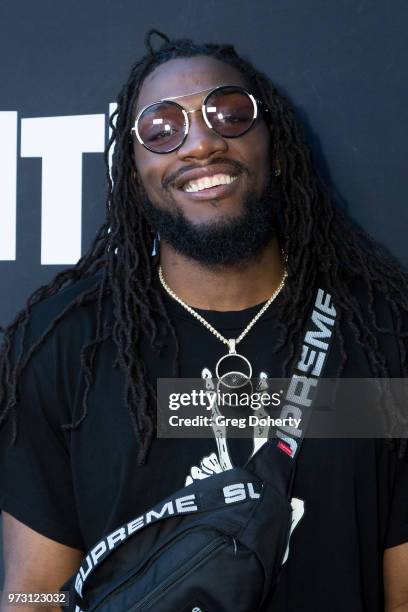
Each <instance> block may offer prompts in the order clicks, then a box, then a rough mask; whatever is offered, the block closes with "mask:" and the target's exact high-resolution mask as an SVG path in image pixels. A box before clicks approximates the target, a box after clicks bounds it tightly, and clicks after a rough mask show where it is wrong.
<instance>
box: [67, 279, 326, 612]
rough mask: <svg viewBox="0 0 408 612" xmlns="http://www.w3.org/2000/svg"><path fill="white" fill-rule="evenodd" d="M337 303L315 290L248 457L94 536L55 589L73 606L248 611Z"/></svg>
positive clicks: (272, 549) (277, 550) (287, 494)
mask: <svg viewBox="0 0 408 612" xmlns="http://www.w3.org/2000/svg"><path fill="white" fill-rule="evenodd" d="M335 318H336V310H335V308H334V306H333V304H332V302H331V296H330V294H328V293H326V292H324V291H323V290H322V289H318V291H317V295H316V299H315V303H314V307H313V310H312V313H311V315H310V319H309V321H308V328H307V331H306V333H305V336H304V343H303V347H302V354H301V357H300V359H299V361H298V363H297V366H296V369H295V372H294V374H293V376H292V378H291V379H290V382H289V386H288V389H287V391H286V395H285V401H284V402H283V404H282V410H281V415H280V417H281V418H282V419H283V418H287V417H289V416H293V417H294V418H301V427H299V428H290V427H285V428H283V427H282V428H278V429H277V430H276V431H275V435H274V437H270V438H269V439H265V443H264V444H262V446H261V447H260V448H259V450H257V452H256V453H255V454H253V455H252V457H251V458H250V459H249V460H248V461H247V463H246V464H245V466H244V467H243V468H239V467H237V468H233V469H230V470H227V471H225V472H222V473H220V474H215V475H212V476H210V477H208V478H205V479H204V480H198V481H195V482H193V483H192V484H190V485H188V486H187V487H185V488H183V489H180V490H179V491H177V492H176V493H174V494H173V495H170V496H169V497H167V498H166V499H164V500H163V501H161V502H160V503H159V504H157V505H155V506H154V507H153V508H151V509H150V510H148V511H147V512H145V513H144V514H142V515H141V516H138V517H136V518H134V519H133V520H130V521H129V522H127V523H126V524H124V525H122V526H121V527H118V528H117V529H115V530H114V531H112V532H111V533H109V534H108V535H107V536H105V537H104V538H102V539H101V540H100V541H99V542H97V543H96V545H95V546H93V548H92V549H91V550H90V551H89V552H88V554H87V555H86V556H85V558H84V560H83V562H82V564H81V566H80V568H79V570H78V572H77V573H76V575H74V576H73V577H72V578H71V579H70V580H69V581H67V582H66V583H65V584H64V585H63V586H62V587H61V591H69V593H70V598H69V599H70V603H69V607H68V610H71V611H75V612H83V611H88V610H89V611H91V610H92V611H94V610H98V611H100V612H125V611H126V612H147V611H154V612H176V611H177V612H232V611H233V612H255V611H256V610H262V609H265V606H266V605H267V600H268V599H269V598H270V596H271V594H272V593H273V591H274V588H275V586H276V583H277V580H278V578H279V574H280V570H281V568H282V563H283V560H284V557H285V553H286V552H287V547H288V542H289V536H290V531H291V519H292V508H291V503H290V499H291V491H292V485H293V480H294V474H295V465H296V459H297V456H298V454H299V449H300V446H301V441H302V439H303V437H304V432H305V428H306V426H307V422H308V420H309V418H310V416H311V412H312V408H313V401H314V398H315V396H316V390H317V386H318V379H319V377H320V376H321V375H322V373H323V367H324V365H325V363H326V361H327V355H328V351H329V348H330V345H331V340H332V335H333V326H334V322H335Z"/></svg>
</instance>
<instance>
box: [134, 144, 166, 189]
mask: <svg viewBox="0 0 408 612" xmlns="http://www.w3.org/2000/svg"><path fill="white" fill-rule="evenodd" d="M152 156H154V153H150V152H149V151H147V150H146V149H143V148H142V147H140V148H139V147H135V149H134V164H135V169H136V172H137V174H138V176H139V178H140V181H141V183H142V186H143V188H144V190H145V191H146V194H147V195H148V197H149V198H151V197H152V196H154V194H155V193H157V192H158V190H159V189H161V177H162V176H164V171H163V168H162V164H161V163H160V159H155V158H156V157H157V158H160V156H158V155H157V156H154V157H152Z"/></svg>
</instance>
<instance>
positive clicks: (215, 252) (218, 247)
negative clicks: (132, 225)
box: [143, 177, 280, 268]
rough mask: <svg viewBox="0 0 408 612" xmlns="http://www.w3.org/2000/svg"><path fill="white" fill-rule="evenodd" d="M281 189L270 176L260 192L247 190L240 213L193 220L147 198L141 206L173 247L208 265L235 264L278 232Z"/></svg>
mask: <svg viewBox="0 0 408 612" xmlns="http://www.w3.org/2000/svg"><path fill="white" fill-rule="evenodd" d="M279 208H280V192H279V190H278V189H277V187H276V183H275V181H274V180H273V179H272V177H270V178H269V182H268V184H267V186H266V187H265V189H264V190H263V192H262V194H261V195H259V194H258V195H257V194H255V193H253V192H247V194H246V196H245V197H244V203H243V207H242V212H241V213H240V215H239V216H237V217H234V218H232V219H231V217H229V216H227V215H225V217H221V218H218V219H217V220H216V221H213V222H212V221H210V222H206V223H197V224H194V223H192V222H190V221H189V220H188V219H187V218H186V216H185V215H184V213H183V212H182V211H180V210H175V211H170V210H165V209H163V208H160V207H159V206H157V205H155V204H153V203H152V202H151V201H150V200H149V199H148V198H145V200H144V202H143V210H144V213H145V216H146V219H147V221H148V223H149V224H150V225H151V226H152V227H153V228H154V230H155V231H156V232H158V233H159V235H160V239H161V240H165V241H166V242H167V243H168V244H170V245H171V246H172V247H173V249H174V250H175V251H177V252H178V253H180V254H181V255H184V256H185V257H187V258H189V259H193V260H194V261H196V262H198V263H199V264H201V265H203V266H206V267H208V268H213V267H218V266H236V265H238V264H242V263H244V262H248V261H251V260H253V259H255V258H256V257H257V255H259V254H260V253H261V252H262V251H263V250H264V248H265V247H266V245H267V244H268V243H269V242H270V240H271V239H272V238H273V237H275V236H276V235H277V213H278V211H279Z"/></svg>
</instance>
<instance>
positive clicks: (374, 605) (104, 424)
mask: <svg viewBox="0 0 408 612" xmlns="http://www.w3.org/2000/svg"><path fill="white" fill-rule="evenodd" d="M91 282H92V281H91V280H85V281H81V282H80V283H77V284H76V285H75V286H73V287H69V288H66V289H64V290H63V291H62V292H60V294H58V295H56V296H53V297H51V298H48V299H47V300H46V301H45V302H43V303H41V304H39V305H38V306H36V307H35V309H34V312H33V315H32V318H31V323H30V327H29V336H28V346H30V344H31V343H32V342H33V341H34V340H35V339H36V338H38V336H39V335H40V334H41V333H42V332H43V331H44V329H46V328H47V326H48V325H49V323H50V321H51V320H52V319H53V317H54V316H55V315H56V314H58V313H60V312H61V311H62V309H63V308H64V307H65V306H66V305H67V304H68V303H69V302H70V301H71V300H72V299H73V298H74V297H75V296H77V295H78V294H79V293H80V292H82V291H83V290H84V289H85V288H86V287H88V286H90V283H91ZM163 297H164V300H165V302H166V305H167V309H168V312H169V316H170V318H171V320H172V323H173V325H174V327H175V330H176V333H177V337H178V339H179V346H180V355H179V360H180V375H181V376H183V377H186V378H187V377H193V378H200V377H202V376H203V375H206V374H207V375H208V371H209V372H210V373H211V374H214V366H215V363H216V361H217V360H218V359H219V358H220V357H221V356H222V355H223V354H225V346H224V345H223V344H222V343H221V342H220V341H219V340H218V339H217V338H215V337H214V336H213V335H212V334H211V333H210V332H209V331H208V330H207V329H205V328H204V327H203V325H202V324H201V323H200V322H198V321H197V320H196V319H194V318H193V317H192V316H191V315H190V314H189V313H187V312H186V311H185V310H184V309H183V308H182V307H181V306H180V305H179V304H177V303H176V302H175V301H174V300H172V299H171V298H169V297H168V296H167V295H165V294H164V296H163ZM360 299H362V301H364V296H362V298H361V296H360ZM279 304H280V298H279V297H278V298H277V300H276V301H275V302H274V303H273V304H272V305H271V306H270V308H269V309H268V310H267V312H266V313H265V314H264V315H263V316H262V317H261V318H260V319H259V321H258V322H257V323H256V325H255V326H254V327H253V329H252V330H251V331H250V333H248V335H247V336H246V337H245V339H244V340H243V341H242V344H241V345H240V346H241V349H242V352H243V353H244V354H245V355H246V356H247V357H248V358H249V359H250V361H251V363H252V365H253V370H254V374H253V375H254V377H258V376H259V375H260V374H261V373H262V372H263V373H264V375H266V376H267V377H270V378H273V377H280V376H281V363H282V359H283V358H284V356H285V349H283V350H282V351H281V352H276V353H274V351H273V350H272V348H273V346H274V342H275V339H276V335H277V326H276V318H277V313H278V312H279ZM258 309H259V306H255V307H253V308H249V309H246V310H244V311H239V312H209V311H200V312H202V314H203V316H204V317H205V318H206V319H207V320H208V321H209V322H210V323H212V325H213V326H214V327H215V328H216V329H218V330H219V331H220V332H221V333H222V334H223V335H225V336H227V337H236V336H238V335H239V333H240V332H241V331H242V330H243V329H244V328H245V326H246V325H247V324H248V322H249V321H250V320H251V318H252V317H253V316H254V315H255V314H256V312H257V311H258ZM106 312H111V305H110V304H109V300H107V306H106ZM376 313H377V317H378V321H379V323H382V324H383V325H384V326H387V325H388V326H390V325H392V324H393V322H392V319H391V313H390V311H389V310H388V309H387V308H386V307H385V301H384V300H383V301H381V300H378V304H377V306H376ZM95 325H96V316H95V304H94V303H93V304H88V305H82V306H78V307H76V308H75V309H74V310H73V311H71V312H70V313H69V314H68V315H67V316H66V317H65V318H64V319H63V320H62V321H61V322H60V323H59V324H58V325H57V327H56V328H55V330H54V331H53V333H52V334H51V335H50V336H49V338H48V339H47V340H46V342H45V343H44V344H43V345H42V346H41V348H40V349H39V350H38V352H37V353H36V354H35V357H34V358H33V359H32V360H31V362H30V363H29V365H28V366H27V368H26V370H25V371H24V374H23V377H22V381H21V384H20V404H19V407H18V411H19V421H18V437H17V441H16V444H15V445H14V446H10V445H9V438H10V420H9V421H7V422H6V425H5V426H3V428H2V429H0V507H1V508H2V509H3V510H4V511H6V512H8V513H10V514H11V515H13V516H14V517H15V518H17V519H18V520H20V521H21V522H23V523H24V524H26V525H28V526H29V527H31V528H32V529H34V530H36V531H38V532H39V533H41V534H44V535H46V536H48V537H49V538H51V539H53V540H56V541H58V542H61V543H63V544H66V545H68V546H72V547H75V548H79V549H81V550H83V551H84V552H86V551H87V550H88V549H89V548H90V547H91V546H92V545H93V544H94V543H96V541H97V540H99V539H100V538H101V537H102V536H104V535H106V534H107V533H109V532H110V531H112V530H114V529H115V528H116V527H118V526H120V525H121V524H123V523H125V522H126V521H129V520H130V519H132V518H134V517H137V516H139V515H140V514H142V513H143V512H144V511H146V510H147V509H148V508H150V507H151V506H153V505H154V504H155V503H157V502H159V501H161V500H162V499H163V498H165V497H166V496H167V495H169V494H171V493H172V492H174V491H176V490H178V489H180V488H182V487H183V486H185V485H186V484H188V483H189V482H191V481H192V480H194V479H196V478H204V477H208V476H211V474H212V473H216V472H217V471H220V470H221V469H223V467H224V468H225V467H227V466H228V465H231V466H236V465H243V464H244V463H245V461H246V460H247V458H248V457H249V455H250V454H251V452H252V441H251V440H243V439H231V440H229V441H228V447H227V451H222V450H220V449H219V447H218V446H217V444H216V441H215V440H213V439H155V440H154V441H153V444H152V447H151V451H150V453H149V455H148V461H147V464H146V465H144V466H139V465H138V461H137V455H138V448H137V442H136V438H135V435H134V432H133V429H132V425H131V421H130V416H129V414H128V411H127V408H126V407H125V404H124V400H123V390H124V377H123V374H122V373H121V371H120V370H119V369H118V368H114V367H113V364H114V361H115V357H116V349H115V346H114V344H113V341H112V340H111V339H108V340H107V341H106V342H105V343H104V344H103V345H102V346H101V348H100V350H99V351H98V353H97V358H96V368H95V381H94V384H93V386H92V389H91V392H90V394H89V408H88V413H87V416H86V417H85V419H84V420H83V421H82V423H81V425H80V426H79V427H78V428H77V429H74V430H70V431H69V430H63V429H61V427H60V425H61V424H62V423H71V422H73V421H75V420H77V419H78V417H79V416H80V415H81V414H82V397H83V390H84V381H83V377H82V376H81V375H80V358H79V355H80V350H81V347H82V346H83V345H84V344H85V343H87V342H89V341H90V340H91V339H92V338H93V337H94V334H95ZM343 331H344V334H345V349H346V351H347V353H348V355H349V358H348V361H347V366H346V371H345V372H344V376H348V377H354V378H358V377H364V376H367V377H368V376H370V370H369V368H368V364H367V359H366V357H365V355H364V352H363V351H362V349H361V348H360V347H359V346H358V345H357V343H356V342H355V340H354V336H353V334H352V333H351V332H350V330H348V329H347V325H346V324H344V330H343ZM379 340H380V342H381V346H382V348H383V350H384V352H385V354H386V357H387V361H388V367H389V369H390V372H391V376H393V377H401V376H402V372H401V367H400V362H401V358H400V355H399V351H398V345H397V343H396V341H395V338H393V337H392V336H390V335H386V334H384V335H381V336H380V337H379ZM140 354H141V356H142V358H143V361H144V363H145V366H146V372H147V375H148V376H149V378H150V381H151V382H152V384H155V381H156V378H159V377H169V376H171V375H172V374H171V373H172V363H173V358H174V346H173V345H172V342H171V339H169V340H168V346H167V348H166V349H165V350H163V351H162V352H161V354H160V355H158V354H156V353H155V352H154V351H153V349H152V348H151V346H150V342H149V339H148V338H143V339H142V345H141V349H140ZM337 360H338V347H336V343H335V344H334V347H333V350H332V351H331V353H330V356H329V360H328V364H327V367H326V372H325V375H326V376H334V375H335V373H336V370H337V364H338V361H337ZM222 466H223V467H222ZM292 507H293V513H294V518H295V523H296V527H295V529H294V532H293V533H292V536H291V540H290V550H289V556H288V559H287V561H286V563H285V565H284V568H283V571H282V574H281V579H280V582H279V585H278V588H277V591H276V593H275V594H274V597H273V602H272V604H271V610H277V611H279V612H301V611H307V612H309V611H310V612H312V611H313V612H323V611H325V612H327V611H328V610H330V612H345V610H347V611H348V612H363V611H369V612H376V611H380V610H382V609H383V584H382V557H383V551H384V549H385V548H387V547H391V546H395V545H398V544H402V543H404V542H407V541H408V465H407V461H406V460H399V459H397V456H396V454H395V453H394V452H392V451H390V450H389V448H388V447H386V446H385V445H384V443H383V441H381V440H345V439H343V440H341V439H337V440H323V439H320V440H318V439H306V440H305V441H304V443H303V447H302V449H301V452H300V455H299V460H298V466H297V472H296V479H295V483H294V488H293V499H292Z"/></svg>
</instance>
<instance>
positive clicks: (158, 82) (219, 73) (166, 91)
mask: <svg viewBox="0 0 408 612" xmlns="http://www.w3.org/2000/svg"><path fill="white" fill-rule="evenodd" d="M218 85H241V86H244V87H245V86H246V83H245V79H244V77H243V75H242V74H241V73H240V72H239V70H237V69H236V68H234V67H233V66H229V65H228V64H224V62H221V61H219V60H217V59H214V58H212V57H205V56H197V57H189V58H177V59H173V60H169V61H168V62H166V63H165V64H161V65H160V66H157V68H155V69H154V70H153V72H152V73H151V74H149V75H148V76H147V77H146V78H145V80H144V81H143V84H142V87H141V90H140V93H139V98H138V101H137V104H136V110H139V109H141V108H143V107H144V106H146V105H147V104H151V103H152V102H156V100H161V99H162V98H170V97H173V96H184V95H189V94H193V93H194V92H199V91H202V90H205V89H210V88H212V87H217V86H218ZM202 95H203V94H197V96H196V97H197V98H198V99H200V100H201V98H202ZM194 97H195V96H192V97H191V100H193V99H194ZM186 100H187V99H186ZM180 102H181V103H183V102H182V101H180Z"/></svg>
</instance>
